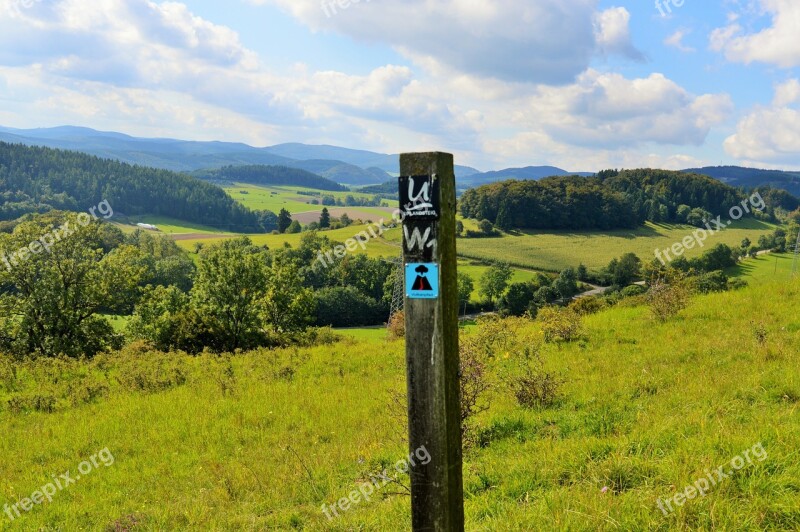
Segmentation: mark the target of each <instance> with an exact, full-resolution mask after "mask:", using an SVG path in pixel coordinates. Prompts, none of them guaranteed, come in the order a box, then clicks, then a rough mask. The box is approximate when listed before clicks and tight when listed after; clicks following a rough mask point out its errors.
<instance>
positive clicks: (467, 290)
mask: <svg viewBox="0 0 800 532" xmlns="http://www.w3.org/2000/svg"><path fill="white" fill-rule="evenodd" d="M474 290H475V283H474V282H473V281H472V277H470V276H469V275H467V274H466V273H462V272H458V306H459V308H462V309H463V308H464V306H465V305H467V304H468V303H469V300H470V298H471V297H472V292H473V291H474Z"/></svg>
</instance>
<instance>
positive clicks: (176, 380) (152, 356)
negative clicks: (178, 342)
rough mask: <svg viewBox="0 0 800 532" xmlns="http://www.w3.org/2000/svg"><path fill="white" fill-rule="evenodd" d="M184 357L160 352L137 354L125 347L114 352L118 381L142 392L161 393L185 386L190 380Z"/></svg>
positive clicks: (126, 387)
mask: <svg viewBox="0 0 800 532" xmlns="http://www.w3.org/2000/svg"><path fill="white" fill-rule="evenodd" d="M184 356H185V355H181V354H180V353H170V354H166V353H158V352H148V353H145V354H134V353H131V352H130V351H127V350H123V351H122V352H120V353H118V354H116V355H113V358H116V360H115V362H117V368H118V373H117V375H116V379H117V382H119V384H120V386H122V387H123V388H125V389H127V390H131V391H141V392H160V391H163V390H168V389H170V388H174V387H176V386H182V385H183V384H186V380H187V371H186V368H185V364H184V361H185V359H184Z"/></svg>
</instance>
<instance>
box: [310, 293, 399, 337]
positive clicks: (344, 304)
mask: <svg viewBox="0 0 800 532" xmlns="http://www.w3.org/2000/svg"><path fill="white" fill-rule="evenodd" d="M316 298H317V325H320V326H331V327H362V326H369V325H380V324H382V323H384V322H385V321H386V318H387V316H388V314H389V311H388V309H387V308H386V307H385V306H384V305H382V304H381V303H378V302H377V301H375V300H374V299H372V298H371V297H369V296H366V295H364V294H363V293H361V292H359V291H358V290H357V289H355V288H353V287H352V286H346V287H341V286H337V287H333V288H323V289H322V290H320V291H318V292H317V293H316Z"/></svg>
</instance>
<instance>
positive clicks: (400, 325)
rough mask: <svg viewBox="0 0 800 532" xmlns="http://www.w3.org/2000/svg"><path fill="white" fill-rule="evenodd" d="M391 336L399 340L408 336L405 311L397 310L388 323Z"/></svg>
mask: <svg viewBox="0 0 800 532" xmlns="http://www.w3.org/2000/svg"><path fill="white" fill-rule="evenodd" d="M387 328H388V329H389V338H391V339H392V340H397V339H399V338H405V337H406V315H405V313H404V312H403V311H400V312H395V313H394V315H393V316H392V317H391V319H390V320H389V324H388V325H387Z"/></svg>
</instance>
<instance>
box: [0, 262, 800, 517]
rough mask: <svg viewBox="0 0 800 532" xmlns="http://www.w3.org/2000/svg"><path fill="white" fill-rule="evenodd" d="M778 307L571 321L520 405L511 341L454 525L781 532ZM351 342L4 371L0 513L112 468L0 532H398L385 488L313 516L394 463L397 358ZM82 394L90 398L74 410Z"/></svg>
mask: <svg viewBox="0 0 800 532" xmlns="http://www.w3.org/2000/svg"><path fill="white" fill-rule="evenodd" d="M759 265H760V264H759ZM799 296H800V281H795V282H793V283H788V282H786V281H782V282H772V281H763V282H758V283H756V282H754V283H753V285H752V286H750V287H748V288H745V289H743V290H741V291H735V292H728V293H722V294H715V295H710V296H702V297H698V298H696V299H694V300H693V301H692V303H691V305H690V306H689V308H687V309H686V310H685V311H683V312H682V313H681V315H679V316H678V317H677V318H674V319H672V320H670V322H668V323H666V324H658V323H656V322H653V321H652V319H651V317H650V315H649V312H648V311H647V309H645V308H643V307H635V306H622V307H617V308H614V309H611V310H608V311H605V312H602V313H600V314H597V315H594V316H590V317H588V318H587V319H586V320H585V335H584V337H583V339H582V340H580V341H578V342H574V343H570V344H559V345H553V344H544V345H543V346H541V348H540V354H541V356H542V358H543V360H544V362H545V365H546V367H547V368H548V370H551V371H554V372H556V373H557V374H558V375H559V376H561V378H563V379H564V385H563V388H562V389H561V399H560V400H558V401H557V402H556V403H555V404H553V405H552V406H549V407H542V408H535V409H525V408H522V407H520V406H519V405H517V403H516V402H515V401H514V398H513V396H512V395H511V393H510V391H509V390H508V389H507V388H506V387H505V385H504V384H503V382H504V381H503V379H502V378H501V377H502V376H503V375H507V374H509V373H508V372H513V371H515V370H514V362H515V361H517V360H518V357H519V356H521V354H520V353H521V351H520V349H521V348H522V347H524V346H530V345H538V341H537V340H535V338H536V335H537V330H538V327H539V325H538V324H537V323H531V324H530V325H528V326H526V329H525V330H526V334H525V335H522V336H527V337H528V340H527V341H525V342H524V345H523V343H522V336H520V335H518V334H513V333H512V335H511V337H510V338H506V340H505V341H506V342H507V343H505V344H503V345H505V347H504V348H502V351H501V352H505V354H501V352H498V353H497V356H496V357H495V358H494V359H493V360H492V361H491V363H490V369H489V378H490V379H492V382H493V383H494V388H493V391H492V392H491V394H490V396H489V399H490V408H489V410H487V411H486V412H484V413H483V414H481V415H480V416H479V418H478V419H477V427H478V428H477V435H478V438H479V441H480V442H481V445H478V446H476V447H473V448H472V449H471V450H469V451H468V452H467V453H466V455H465V464H464V472H465V507H466V519H467V530H471V531H473V530H474V531H479V530H556V529H558V530H563V529H569V530H587V531H588V530H646V529H660V530H667V529H706V530H708V529H718V530H733V529H736V530H742V529H750V530H755V529H758V530H764V529H773V530H794V529H797V528H798V527H800V510H799V509H800V488H799V487H798V484H797V479H798V478H800V465H798V461H797V458H796V457H797V448H798V445H800V418H798V416H797V415H796V411H797V407H798V402H800V374H799V373H798V370H797V368H798V363H800V353H798V350H797V349H796V345H797V343H798V340H800V318H798V316H800V297H799ZM745 306H746V307H747V308H748V309H749V310H750V312H748V313H747V314H746V315H744V314H738V313H736V312H731V309H736V308H742V307H745ZM372 331H375V332H372ZM517 332H521V331H517ZM351 334H352V335H354V336H360V338H350V339H344V340H343V341H341V342H340V343H335V344H332V345H328V346H320V347H315V348H305V349H287V350H278V351H256V352H253V353H247V354H243V355H238V356H234V357H230V358H228V357H213V356H209V355H203V356H200V357H187V356H183V355H168V356H162V355H157V354H148V353H143V352H140V351H137V350H136V348H133V347H132V348H128V350H126V351H125V352H123V353H121V354H118V355H112V356H104V357H101V358H99V359H97V360H95V361H94V362H91V363H86V362H67V361H61V362H57V361H52V362H50V363H49V364H48V363H44V362H42V363H39V364H36V365H30V366H25V367H21V368H19V369H18V371H17V373H16V375H14V376H11V375H9V374H8V373H7V372H5V373H3V374H2V375H3V378H2V379H0V403H2V404H3V405H4V408H3V409H2V411H0V423H2V425H3V427H4V437H3V438H2V440H0V452H2V454H3V456H4V460H3V461H1V462H0V477H2V478H4V479H6V480H4V483H3V486H2V489H0V497H1V498H2V500H1V501H0V502H6V501H11V502H12V503H13V502H14V501H17V500H19V499H20V498H23V497H27V496H29V495H30V494H31V493H33V492H34V491H36V490H37V489H39V488H40V487H41V486H43V485H44V484H46V483H48V482H50V481H51V479H52V477H53V476H57V475H59V474H61V473H63V472H65V471H75V470H76V467H77V466H78V464H79V463H81V461H83V460H88V459H89V457H90V456H92V455H93V454H95V453H97V452H99V451H101V450H103V449H107V450H108V452H109V453H111V454H112V455H113V457H114V460H113V463H111V464H109V465H107V466H106V465H104V464H105V463H104V464H101V465H99V466H98V467H97V468H96V469H95V470H93V471H92V472H91V473H90V474H88V475H85V476H84V477H82V478H80V479H79V480H77V481H76V483H75V484H73V485H71V486H69V487H68V488H67V489H66V490H64V491H61V492H59V493H57V494H56V495H55V497H54V498H53V500H52V502H45V503H43V504H42V505H37V506H34V508H33V509H32V510H31V511H30V512H29V513H24V514H23V515H21V517H19V518H17V519H16V520H15V521H14V522H13V523H12V522H10V521H9V520H8V519H7V518H6V516H5V515H3V516H2V520H0V529H3V530H16V529H20V530H22V529H25V530H27V529H64V530H77V529H135V528H136V527H140V528H142V529H146V530H152V529H158V530H170V529H183V530H207V529H215V530H263V529H281V530H289V529H306V530H341V531H346V530H401V529H408V528H409V526H410V525H409V517H408V516H409V499H408V497H407V496H406V495H403V491H404V490H403V488H402V487H401V486H400V485H396V484H393V485H389V486H387V487H385V488H383V489H382V490H379V491H377V492H376V493H375V494H374V495H373V496H372V497H371V498H370V500H368V501H365V500H362V501H361V502H360V503H359V504H357V505H354V506H353V507H352V508H351V509H349V511H346V512H344V511H342V512H340V515H339V517H337V518H334V519H333V520H330V521H329V520H328V519H327V518H326V517H325V515H324V514H323V513H322V511H321V509H322V506H323V505H324V504H325V505H330V504H333V503H334V502H335V501H337V500H339V499H341V498H342V497H347V496H348V494H349V493H350V492H351V491H353V490H355V489H357V488H358V487H359V485H360V484H361V483H362V482H363V481H364V480H365V479H366V478H368V476H369V474H370V473H371V472H375V471H379V470H382V469H384V468H390V467H392V465H393V464H395V463H396V462H397V461H398V460H400V459H402V458H403V456H404V455H405V456H407V450H406V448H405V444H404V443H403V440H402V436H401V435H402V434H403V432H404V430H405V426H404V422H403V420H402V419H401V418H398V417H396V414H397V411H394V410H392V409H391V407H390V406H389V405H390V404H391V400H390V399H389V394H390V391H401V390H402V389H403V388H404V386H405V384H404V356H403V349H404V348H403V343H402V341H393V342H388V341H386V340H385V339H383V338H382V336H381V335H379V334H378V330H374V329H373V330H370V332H363V333H361V332H357V331H355V330H354V331H353V332H352V333H351ZM469 334H472V333H469ZM530 335H532V336H530ZM500 340H502V339H500ZM531 342H532V343H531ZM0 367H3V366H0ZM89 388H91V389H104V390H106V391H105V392H103V393H99V394H96V395H94V396H93V398H87V397H86V396H84V395H82V390H86V389H89ZM35 395H39V396H41V397H53V398H55V399H56V402H55V404H54V412H52V413H44V412H37V411H33V410H25V409H24V408H23V407H21V406H17V407H15V408H23V410H21V411H20V410H12V409H11V408H7V407H5V405H11V404H14V405H25V404H28V405H30V404H33V403H31V402H27V403H26V402H24V401H21V398H25V397H33V396H35ZM14 398H17V401H12V402H11V403H9V400H11V399H14ZM43 439H46V440H47V441H50V442H56V443H54V444H53V445H50V446H48V447H47V448H45V449H43V448H42V447H41V441H43ZM757 446H759V448H760V449H762V450H763V454H761V453H760V452H759V454H758V456H759V457H760V458H759V459H758V460H751V462H752V463H747V464H746V466H745V467H743V468H742V469H741V470H740V471H738V472H736V473H733V474H732V475H731V476H730V478H725V479H723V480H720V482H719V483H718V484H717V485H715V486H713V487H712V488H711V489H709V491H708V493H707V494H706V496H705V497H697V498H695V499H694V500H690V501H686V503H685V504H684V505H682V506H680V507H677V506H675V505H674V504H673V507H674V508H675V510H676V511H675V512H673V513H669V514H668V515H665V514H664V513H663V512H662V511H661V510H660V509H659V507H658V501H659V499H661V500H666V499H668V498H671V497H673V496H674V495H675V493H676V492H677V491H678V490H683V488H684V486H689V485H691V484H694V483H696V482H697V480H698V479H701V478H704V477H706V476H707V475H708V474H709V473H708V472H709V470H715V469H716V468H717V467H718V466H720V465H725V464H730V463H732V461H733V460H735V459H736V457H739V456H741V455H742V454H743V452H744V451H748V452H750V451H751V450H752V449H754V448H756V447H757ZM749 456H750V457H751V458H752V457H753V456H752V453H750V455H749ZM73 476H74V475H73ZM398 481H399V482H401V483H402V484H407V482H408V478H407V477H406V476H402V475H401V476H400V477H399V478H398Z"/></svg>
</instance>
